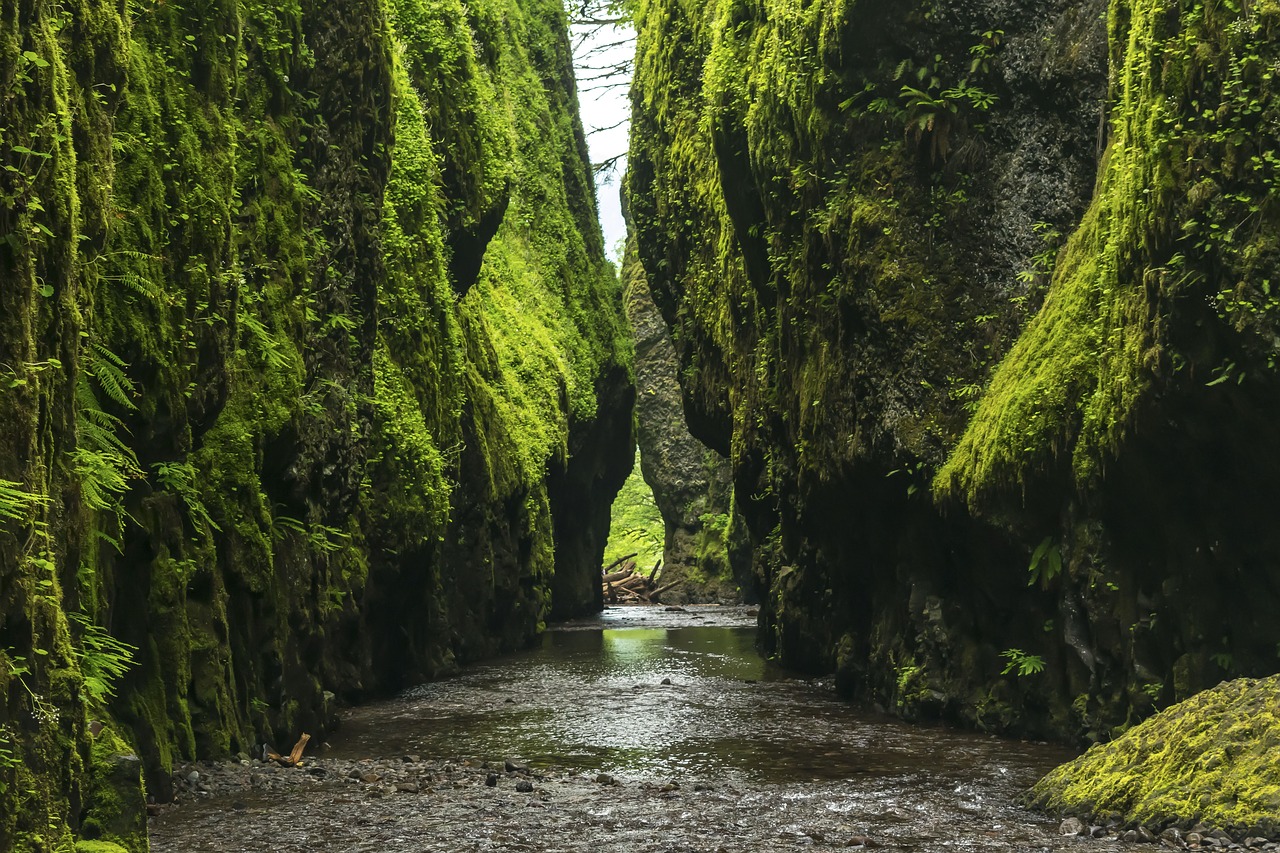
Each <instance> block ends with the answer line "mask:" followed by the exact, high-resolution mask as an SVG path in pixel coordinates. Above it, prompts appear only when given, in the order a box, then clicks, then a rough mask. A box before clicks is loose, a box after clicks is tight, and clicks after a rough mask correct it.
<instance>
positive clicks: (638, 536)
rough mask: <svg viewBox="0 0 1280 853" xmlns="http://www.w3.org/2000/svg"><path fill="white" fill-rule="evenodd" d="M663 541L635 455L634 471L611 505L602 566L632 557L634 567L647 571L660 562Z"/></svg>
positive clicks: (658, 517)
mask: <svg viewBox="0 0 1280 853" xmlns="http://www.w3.org/2000/svg"><path fill="white" fill-rule="evenodd" d="M665 539H666V533H665V530H664V527H663V522H662V514H661V513H660V512H658V505H657V503H656V502H655V501H654V499H653V490H652V489H650V488H649V485H648V484H647V483H645V481H644V476H643V475H642V474H641V473H640V454H638V453H637V454H636V464H635V467H633V468H632V469H631V475H630V476H628V477H627V481H626V482H625V483H623V484H622V490H621V491H619V492H618V497H617V498H615V499H614V502H613V508H612V514H611V515H610V521H609V541H608V543H607V544H606V545H605V549H604V562H605V564H606V565H608V564H610V563H612V562H614V561H615V560H618V559H621V558H623V557H625V556H627V555H628V554H634V555H635V557H634V559H635V561H636V565H637V566H639V567H640V568H642V569H644V570H645V571H648V570H649V569H651V568H653V567H654V566H655V565H656V564H657V562H658V561H659V560H661V559H662V549H663V544H664V542H665Z"/></svg>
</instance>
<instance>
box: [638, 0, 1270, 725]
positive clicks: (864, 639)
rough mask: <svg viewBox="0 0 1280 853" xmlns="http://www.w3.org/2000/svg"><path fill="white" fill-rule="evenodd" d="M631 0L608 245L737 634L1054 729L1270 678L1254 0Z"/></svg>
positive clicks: (1265, 189)
mask: <svg viewBox="0 0 1280 853" xmlns="http://www.w3.org/2000/svg"><path fill="white" fill-rule="evenodd" d="M636 20H637V23H638V27H639V47H638V56H637V65H636V69H637V70H636V82H635V90H634V98H633V102H634V103H635V105H636V115H635V117H634V120H633V136H632V148H631V155H630V163H631V171H630V175H629V179H628V180H629V193H630V195H629V198H630V209H631V213H632V219H633V221H634V223H635V229H634V230H635V237H636V244H637V249H638V254H639V257H640V260H641V262H642V264H643V266H644V272H645V275H646V277H647V279H648V282H649V284H650V286H651V289H652V291H653V297H654V302H655V303H656V304H657V305H658V307H659V308H660V309H661V311H662V312H663V315H664V317H665V319H666V320H667V322H668V323H669V324H670V325H671V326H672V329H673V340H674V342H675V346H676V349H677V353H678V355H679V358H680V381H681V384H682V391H683V396H684V400H685V401H686V405H687V408H688V410H689V413H690V424H691V426H692V427H693V428H694V431H695V433H696V434H697V435H698V436H699V437H700V438H702V439H703V440H704V441H705V442H706V443H708V444H710V445H712V446H714V447H717V448H720V449H722V450H723V451H725V452H726V453H727V454H728V455H729V457H730V460H731V464H732V465H733V479H734V485H735V498H736V506H737V509H738V510H739V511H740V512H741V513H742V515H743V517H744V518H745V520H746V523H747V527H748V529H749V531H750V536H751V541H752V552H753V558H754V561H755V573H756V577H757V582H758V585H759V586H760V588H761V589H763V590H767V591H768V596H767V600H766V601H765V602H764V609H763V614H762V617H763V622H764V627H765V637H764V642H765V643H766V645H767V646H768V647H769V648H770V649H771V650H772V651H774V652H775V653H776V654H777V655H779V656H780V657H781V658H782V659H783V660H784V661H785V662H787V663H788V664H790V665H793V666H798V667H806V668H811V669H814V670H819V671H820V670H824V669H829V668H834V669H836V670H837V673H838V677H837V683H838V685H839V686H840V687H841V688H842V689H843V690H845V691H846V692H848V693H857V694H861V695H864V696H867V697H871V698H874V699H875V700H876V701H879V702H881V703H882V704H884V705H885V706H886V707H893V708H895V709H897V710H898V712H899V713H902V714H904V715H906V716H941V717H946V718H949V719H959V720H962V721H964V722H966V723H968V724H970V725H974V726H978V727H982V728H987V729H992V730H1005V731H1007V730H1015V731H1023V732H1027V731H1030V732H1035V733H1039V734H1052V735H1055V736H1068V737H1078V738H1082V739H1083V738H1086V737H1092V738H1106V737H1109V736H1110V735H1111V734H1112V733H1113V732H1114V731H1119V730H1123V729H1124V728H1125V727H1127V726H1129V725H1132V724H1133V723H1135V722H1137V721H1138V720H1140V719H1142V718H1143V717H1145V716H1147V715H1149V714H1151V713H1153V712H1154V711H1155V710H1157V709H1158V708H1159V707H1161V706H1163V705H1165V704H1168V703H1169V702H1171V701H1173V700H1175V699H1179V698H1183V697H1186V696H1189V695H1191V694H1192V693H1194V692H1195V691H1196V690H1199V689H1202V688H1204V687H1207V686H1210V685H1212V684H1213V683H1215V682H1216V681H1217V680H1219V679H1221V678H1222V677H1223V676H1225V675H1237V674H1246V673H1247V674H1262V673H1266V672H1270V671H1274V668H1275V667H1276V665H1277V659H1276V651H1275V650H1276V648H1277V641H1278V640H1280V635H1278V634H1277V628H1276V627H1275V625H1274V622H1273V620H1268V619H1267V618H1265V617H1264V616H1263V615H1262V614H1263V612H1265V610H1266V608H1268V607H1270V608H1274V606H1276V604H1277V603H1280V602H1278V601H1277V597H1276V591H1275V590H1276V587H1275V583H1274V578H1275V570H1274V567H1275V565H1276V558H1277V555H1280V537H1277V536H1276V535H1274V534H1272V533H1271V532H1270V531H1271V530H1272V529H1273V527H1274V525H1272V524H1271V523H1270V522H1269V521H1268V520H1267V519H1268V517H1269V515H1270V514H1274V512H1275V511H1276V509H1277V505H1276V503H1275V501H1274V500H1271V499H1270V498H1265V499H1263V500H1261V501H1257V500H1254V499H1253V498H1252V497H1249V498H1246V497H1244V495H1245V494H1248V495H1259V494H1271V491H1272V490H1271V489H1270V488H1269V486H1268V485H1267V484H1268V483H1269V482H1270V481H1271V479H1272V478H1273V477H1274V476H1276V475H1277V473H1280V457H1278V456H1277V455H1276V453H1275V452H1274V447H1275V446H1276V442H1275V439H1276V437H1277V436H1276V430H1275V424H1276V423H1277V422H1280V421H1278V420H1277V417H1278V416H1280V411H1278V410H1277V404H1276V401H1277V400H1278V399H1280V396H1278V395H1277V394H1276V390H1277V386H1278V384H1280V383H1278V382H1277V376H1276V372H1275V367H1276V364H1275V346H1274V342H1275V339H1276V334H1277V327H1276V322H1277V320H1278V319H1280V315H1277V314H1276V312H1275V311H1274V310H1273V309H1274V308H1275V305H1274V299H1273V297H1272V295H1271V294H1272V293H1273V292H1274V282H1276V281H1277V280H1280V266H1278V264H1280V254H1277V252H1276V246H1275V234H1276V233H1277V229H1276V227H1275V225H1276V222H1275V217H1276V216H1277V215H1280V210H1278V209H1277V208H1276V206H1275V204H1274V197H1275V193H1274V191H1273V189H1274V188H1273V184H1274V175H1273V171H1274V166H1273V164H1274V162H1275V156H1276V152H1275V151H1273V150H1272V149H1273V148H1274V147H1275V146H1274V145H1273V144H1272V140H1274V139H1275V138H1276V130H1277V125H1276V121H1277V118H1278V114H1277V113H1276V110H1275V103H1274V95H1273V92H1274V86H1275V83H1274V66H1275V63H1276V59H1277V57H1276V56H1275V55H1274V54H1275V45H1276V40H1275V38H1274V33H1275V28H1276V26H1277V23H1280V19H1277V7H1276V6H1275V5H1274V4H1272V3H1249V4H1242V3H1235V2H1221V3H1216V2H1198V0H1184V2H1177V3H1173V4H1168V3H1151V2H1146V0H1121V2H1113V3H1110V4H1109V6H1108V4H1106V3H1102V2H1081V3H1073V4H1065V5H1064V4H1052V3H1038V4H1033V7H1027V6H1026V5H1025V4H1021V5H1019V4H1014V3H1011V2H995V3H990V4H985V5H984V6H982V8H981V9H978V8H976V7H974V6H973V4H967V3H962V2H948V0H930V2H919V3H906V4H897V5H891V6H885V5H883V4H881V5H875V4H859V3H844V2H838V0H833V2H825V0H824V2H817V3H797V2H789V0H763V2H744V0H718V2H714V3H710V4H707V3H693V2H685V0H644V2H641V3H640V4H639V9H638V12H637V15H636ZM1100 116H1101V119H1102V121H1101V124H1100V122H1099V117H1100ZM1227 483H1230V484H1231V485H1230V486H1228V485H1226V484H1227ZM1245 484H1248V485H1245ZM1262 602H1268V604H1262ZM1241 607H1243V608H1245V609H1247V610H1249V612H1250V613H1256V614H1257V618H1256V619H1254V618H1253V617H1249V618H1247V619H1242V618H1240V617H1239V614H1238V611H1239V609H1240V608H1241Z"/></svg>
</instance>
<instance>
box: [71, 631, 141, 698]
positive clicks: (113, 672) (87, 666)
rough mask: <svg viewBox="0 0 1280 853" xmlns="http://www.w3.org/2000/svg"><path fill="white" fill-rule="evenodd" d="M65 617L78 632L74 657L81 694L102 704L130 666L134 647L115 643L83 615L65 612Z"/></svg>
mask: <svg viewBox="0 0 1280 853" xmlns="http://www.w3.org/2000/svg"><path fill="white" fill-rule="evenodd" d="M67 618H69V619H71V620H72V621H73V622H75V623H76V624H77V625H79V626H80V628H81V631H82V633H81V637H80V648H78V649H77V650H76V658H77V659H78V660H79V663H80V673H81V675H83V676H84V690H85V693H87V694H89V698H90V699H91V700H92V701H94V702H97V703H104V702H106V701H107V700H108V699H110V698H112V697H113V696H115V695H116V688H115V685H116V682H117V681H119V680H120V679H121V678H122V677H123V676H124V674H125V673H126V672H128V671H129V670H130V669H131V668H132V667H133V664H134V657H133V656H134V653H135V652H136V651H138V647H137V646H132V645H130V644H128V643H124V642H121V641H120V640H117V639H116V638H115V637H113V636H111V635H110V634H108V633H107V630H106V629H105V628H103V627H102V626H101V625H99V624H97V623H96V622H94V621H93V620H91V619H90V618H89V617H88V616H85V615H84V614H83V613H68V614H67Z"/></svg>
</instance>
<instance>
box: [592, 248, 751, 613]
mask: <svg viewBox="0 0 1280 853" xmlns="http://www.w3.org/2000/svg"><path fill="white" fill-rule="evenodd" d="M622 279H623V284H624V300H625V305H626V313H627V321H628V323H629V324H630V326H631V336H632V339H633V341H634V343H635V355H634V363H635V374H636V426H637V436H636V437H637V440H638V446H639V450H640V467H641V468H642V469H643V475H644V483H646V484H647V485H648V487H649V488H651V489H652V500H653V501H654V502H656V509H657V510H658V511H659V513H660V514H661V525H660V527H661V530H662V543H661V549H660V556H661V558H662V560H663V567H662V576H661V580H662V583H663V585H668V584H673V583H675V584H677V585H676V586H673V587H672V588H671V589H669V590H668V591H667V592H665V593H663V601H664V602H668V603H671V604H684V603H688V602H707V601H711V602H737V601H741V600H743V598H744V597H745V598H747V599H750V600H754V598H753V596H754V589H753V584H752V581H751V576H750V575H751V565H750V554H749V550H748V548H747V547H746V545H747V543H746V536H745V531H744V530H743V525H742V519H741V518H740V517H739V516H738V515H737V513H736V512H735V511H734V508H733V493H732V488H731V482H730V477H731V474H730V470H729V465H728V462H727V460H726V459H725V458H724V457H723V456H721V455H720V454H718V453H716V452H715V451H714V450H711V449H709V448H707V447H706V446H705V445H703V444H702V443H701V442H700V441H698V440H697V439H696V438H694V437H693V436H692V435H690V433H689V427H688V426H687V425H686V423H685V418H684V404H683V402H682V394H681V390H680V383H679V382H678V381H677V378H676V377H677V374H678V373H679V371H680V363H679V361H678V360H677V359H676V354H675V349H674V348H673V347H672V345H671V334H670V332H669V331H668V330H667V326H666V323H665V322H663V319H662V315H661V314H659V313H658V309H657V306H655V305H654V304H653V297H652V296H651V295H650V293H649V284H648V282H647V281H646V279H645V275H644V268H643V267H642V266H641V265H640V261H639V259H638V258H637V257H636V255H635V247H634V244H630V245H629V246H628V251H627V253H626V256H625V257H624V259H623V264H622ZM633 476H634V475H633ZM627 494H628V492H627V489H625V488H624V490H623V491H622V492H620V493H619V495H618V500H619V501H622V500H623V499H624V497H625V496H627ZM617 511H618V507H616V506H615V515H616V514H617ZM614 528H615V531H616V530H617V523H616V521H615V524H614ZM613 535H614V536H616V535H617V533H616V532H615V533H614V534H613ZM652 562H653V561H652V560H649V561H648V562H647V563H646V561H645V560H641V565H642V566H643V565H651V564H652ZM677 582H678V583H677Z"/></svg>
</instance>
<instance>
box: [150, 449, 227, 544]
mask: <svg viewBox="0 0 1280 853" xmlns="http://www.w3.org/2000/svg"><path fill="white" fill-rule="evenodd" d="M151 468H152V470H154V471H155V480H156V484H157V485H159V486H161V487H163V488H166V489H168V490H169V491H171V492H173V493H174V494H176V495H178V497H180V498H182V502H183V503H185V504H186V505H187V514H188V515H189V516H190V518H191V524H192V526H193V527H197V528H198V527H201V526H202V525H203V526H204V528H205V530H206V532H207V531H208V530H210V529H212V530H218V531H221V530H222V528H221V527H219V526H218V524H217V522H215V521H214V520H213V518H212V517H211V516H210V515H209V510H208V508H206V507H205V505H204V501H202V500H201V499H200V491H199V489H197V488H196V472H195V469H194V468H192V467H191V463H190V462H183V463H178V462H157V463H155V464H154V465H152V466H151Z"/></svg>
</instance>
